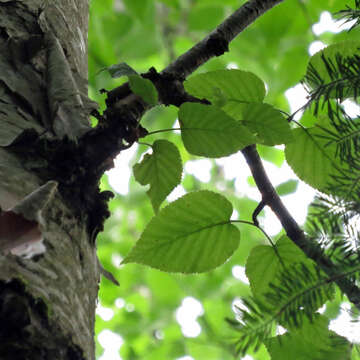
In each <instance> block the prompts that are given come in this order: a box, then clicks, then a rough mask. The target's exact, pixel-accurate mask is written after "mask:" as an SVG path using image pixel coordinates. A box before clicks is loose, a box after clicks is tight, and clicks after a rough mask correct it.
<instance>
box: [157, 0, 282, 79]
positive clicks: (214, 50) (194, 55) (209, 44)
mask: <svg viewBox="0 0 360 360" xmlns="http://www.w3.org/2000/svg"><path fill="white" fill-rule="evenodd" d="M282 1H283V0H250V1H248V2H246V3H245V4H244V5H242V6H241V7H240V8H239V9H238V10H236V11H235V12H234V13H233V14H232V15H230V16H229V17H228V18H226V19H225V20H224V22H222V23H221V24H220V25H219V26H218V27H217V28H216V29H215V30H214V31H212V32H211V33H210V34H209V35H207V36H206V37H205V38H204V39H203V40H201V41H200V42H199V43H197V44H196V45H195V46H193V47H192V48H191V49H190V50H189V51H187V52H186V53H185V54H183V55H181V56H180V57H179V58H177V59H176V60H175V61H174V62H173V63H172V64H170V65H169V66H167V67H166V68H165V69H164V70H163V71H162V73H164V72H168V73H173V74H177V75H179V76H181V77H183V78H186V77H187V76H189V75H190V74H191V73H192V72H194V71H195V70H196V69H197V68H198V67H200V66H201V65H203V64H204V63H206V62H207V61H208V60H210V59H211V58H212V57H214V56H220V55H222V54H224V52H226V51H229V50H228V45H229V43H230V42H231V41H232V40H234V39H235V37H236V36H237V35H239V34H240V33H241V32H242V31H243V30H245V29H246V28H247V27H248V26H249V25H250V24H252V23H253V22H254V21H255V20H256V19H257V18H258V17H260V16H261V15H263V14H264V13H265V12H266V11H268V10H270V9H271V8H273V7H274V6H275V5H277V4H279V3H281V2H282Z"/></svg>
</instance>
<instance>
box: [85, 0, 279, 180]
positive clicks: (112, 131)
mask: <svg viewBox="0 0 360 360" xmlns="http://www.w3.org/2000/svg"><path fill="white" fill-rule="evenodd" d="M282 1H283V0H250V1H248V2H246V3H245V4H244V5H242V6H241V7H240V8H239V9H238V10H237V11H235V12H234V13H233V14H232V15H231V16H229V17H228V18H227V19H225V21H224V22H223V23H222V24H220V25H219V26H218V27H217V28H216V29H215V30H214V31H212V32H211V33H210V34H209V35H208V36H206V37H205V38H204V39H203V40H202V41H200V42H199V43H198V44H196V45H195V46H193V47H192V48H191V49H190V50H189V51H187V52H186V53H185V54H183V55H181V56H180V57H179V58H178V59H176V60H175V61H174V62H173V63H171V64H170V65H169V66H167V67H166V68H165V69H164V70H163V71H162V72H161V73H160V74H158V73H156V71H155V70H152V71H149V73H147V74H144V77H147V78H150V79H151V80H152V81H153V82H154V84H155V86H156V87H157V90H158V92H159V98H160V103H163V104H165V105H169V104H173V105H175V106H180V105H181V103H183V102H185V101H191V97H189V95H188V94H186V93H185V91H184V88H183V85H182V83H183V81H184V80H185V78H186V77H187V76H188V75H190V74H191V73H192V72H194V71H195V70H196V69H197V68H198V67H199V66H201V65H203V64H204V63H205V62H207V61H208V60H209V59H211V58H212V57H215V56H220V55H222V54H224V52H226V51H228V46H229V43H230V42H231V41H232V40H233V39H234V38H235V37H236V36H237V35H238V34H240V33H241V32H242V31H243V30H244V29H245V28H246V27H247V26H249V25H250V24H251V23H253V22H254V21H255V20H256V19H257V18H258V17H260V16H261V15H262V14H264V13H265V12H266V11H267V10H270V9H271V8H272V7H274V6H275V5H276V4H278V3H280V2H282ZM192 99H193V98H192ZM192 101H194V99H193V100H192ZM106 105H107V109H106V110H105V112H104V115H103V119H104V121H103V123H102V124H100V125H99V126H97V127H96V128H94V129H92V130H90V131H89V132H88V133H87V134H85V136H84V137H83V138H82V139H81V142H80V149H81V152H82V154H83V157H84V159H85V162H86V163H88V164H90V165H91V166H92V169H93V172H97V173H103V172H104V171H105V170H107V168H108V165H107V164H109V163H110V162H109V158H113V157H114V156H115V155H116V154H118V153H119V152H120V151H121V150H123V149H124V148H127V145H126V144H128V143H130V144H131V143H133V142H134V141H136V140H138V138H137V135H138V127H139V121H140V118H141V117H142V115H143V114H144V113H145V112H146V111H147V110H149V109H150V108H151V106H149V105H148V104H146V103H144V102H143V101H142V100H141V99H140V97H138V96H136V95H134V94H133V93H132V92H131V90H130V87H129V84H128V83H126V84H123V85H121V86H119V87H117V88H115V89H113V90H111V91H109V92H108V93H107V100H106ZM124 139H125V142H124Z"/></svg>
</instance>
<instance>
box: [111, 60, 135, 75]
mask: <svg viewBox="0 0 360 360" xmlns="http://www.w3.org/2000/svg"><path fill="white" fill-rule="evenodd" d="M106 70H108V71H109V73H110V75H111V77H112V78H119V77H121V76H129V75H137V72H136V71H135V70H134V69H133V68H132V67H131V66H129V65H128V64H127V63H125V62H122V63H119V64H115V65H111V66H109V67H108V68H107V69H106Z"/></svg>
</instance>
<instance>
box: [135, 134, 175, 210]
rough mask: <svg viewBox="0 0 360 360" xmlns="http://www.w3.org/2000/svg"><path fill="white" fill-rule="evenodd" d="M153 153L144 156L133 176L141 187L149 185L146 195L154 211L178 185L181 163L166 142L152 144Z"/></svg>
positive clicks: (168, 142) (136, 166) (171, 144)
mask: <svg viewBox="0 0 360 360" xmlns="http://www.w3.org/2000/svg"><path fill="white" fill-rule="evenodd" d="M152 148H153V153H152V154H151V155H149V154H146V155H145V156H144V159H143V160H142V161H141V163H139V164H136V165H135V166H134V176H135V179H136V181H138V182H139V183H140V184H141V185H147V184H150V189H149V190H148V191H147V194H148V196H149V198H150V200H151V203H152V206H153V208H154V211H155V212H157V211H158V209H159V206H160V205H161V203H162V202H163V201H164V200H165V199H166V197H167V196H168V195H169V194H170V193H171V191H172V190H173V189H174V188H175V187H176V186H177V185H179V184H180V181H181V173H182V163H181V157H180V153H179V150H178V149H177V147H176V146H175V145H174V144H173V143H171V142H170V141H167V140H157V141H155V142H154V144H153V147H152Z"/></svg>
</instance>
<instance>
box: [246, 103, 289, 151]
mask: <svg viewBox="0 0 360 360" xmlns="http://www.w3.org/2000/svg"><path fill="white" fill-rule="evenodd" d="M242 123H244V124H246V126H247V127H248V128H249V129H250V130H251V131H252V132H253V133H254V134H256V138H257V142H258V143H260V144H264V145H268V146H273V145H279V144H285V143H288V142H290V141H292V140H293V135H292V132H291V129H290V126H289V123H288V121H287V120H286V119H285V117H284V115H283V114H282V113H281V112H280V111H279V110H276V109H274V108H273V107H272V106H271V105H268V104H262V103H252V104H249V105H247V106H246V108H245V109H244V111H243V122H242Z"/></svg>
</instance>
